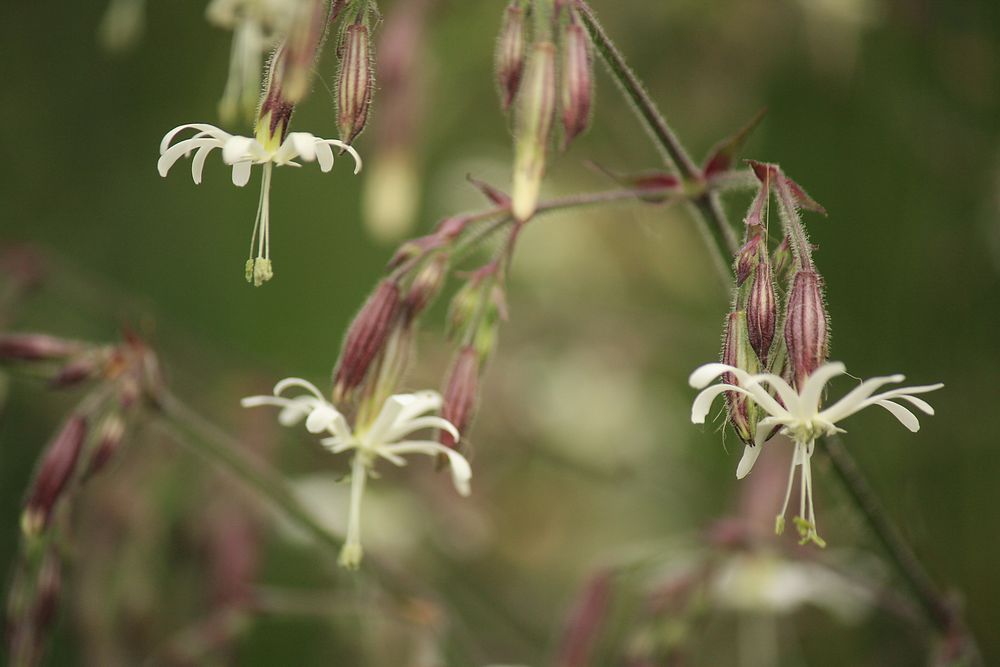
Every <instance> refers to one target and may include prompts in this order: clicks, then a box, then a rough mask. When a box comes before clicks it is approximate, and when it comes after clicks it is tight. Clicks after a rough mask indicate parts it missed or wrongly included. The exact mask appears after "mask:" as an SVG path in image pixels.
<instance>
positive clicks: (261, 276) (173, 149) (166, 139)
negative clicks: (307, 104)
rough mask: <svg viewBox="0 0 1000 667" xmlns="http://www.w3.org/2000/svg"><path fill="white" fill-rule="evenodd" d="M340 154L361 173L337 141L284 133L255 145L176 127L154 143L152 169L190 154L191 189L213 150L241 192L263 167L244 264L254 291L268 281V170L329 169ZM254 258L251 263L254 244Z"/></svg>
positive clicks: (210, 130) (208, 130)
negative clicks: (156, 155) (311, 165)
mask: <svg viewBox="0 0 1000 667" xmlns="http://www.w3.org/2000/svg"><path fill="white" fill-rule="evenodd" d="M185 130H194V134H193V135H191V136H189V137H187V138H186V139H182V140H180V141H178V142H177V143H174V144H172V145H171V142H172V141H173V140H174V139H175V138H176V137H177V135H178V134H180V133H181V132H184V131H185ZM331 146H336V147H337V148H340V149H343V150H345V151H347V152H348V153H350V154H351V157H353V158H354V173H355V174H357V173H358V172H359V171H361V156H360V155H358V153H357V151H355V150H354V149H353V148H352V147H351V146H349V145H347V144H345V143H343V142H342V141H338V140H337V139H321V138H319V137H316V136H313V135H312V134H309V133H308V132H289V133H288V136H286V137H285V139H284V141H282V142H281V143H280V144H279V143H278V142H277V141H276V140H275V141H272V140H267V139H264V140H263V141H262V140H261V137H258V138H251V137H241V136H237V135H232V134H229V133H228V132H225V131H224V130H221V129H219V128H217V127H215V126H214V125H209V124H207V123H188V124H186V125H179V126H177V127H175V128H174V129H172V130H170V131H169V132H167V133H166V134H165V135H164V136H163V140H162V141H161V142H160V159H159V161H158V162H157V163H156V168H157V170H159V172H160V176H164V177H165V176H166V175H167V172H169V171H170V168H171V167H173V166H174V163H175V162H177V160H179V159H180V158H181V156H184V157H187V156H189V155H190V154H191V153H192V152H193V151H197V152H195V154H194V158H193V159H192V160H191V178H192V179H193V180H194V182H195V184H198V183H201V173H202V170H203V168H204V166H205V160H206V159H207V158H208V154H209V153H211V152H212V151H213V150H215V149H216V148H219V149H222V161H223V162H225V163H226V164H228V165H232V167H233V184H234V185H236V186H238V187H243V186H244V185H246V184H247V182H248V181H249V180H250V168H251V167H252V166H253V165H255V164H262V165H264V175H263V177H262V179H261V184H260V201H259V203H258V204H257V217H256V219H255V221H254V227H253V235H252V236H251V238H250V259H249V260H247V280H248V281H250V280H251V279H252V281H253V283H254V285H257V286H260V285H261V284H263V283H264V282H266V281H267V280H270V278H271V275H272V272H271V233H270V231H271V215H270V196H271V169H272V167H274V166H275V165H276V166H279V167H283V166H286V165H287V166H292V167H299V166H301V165H300V164H299V163H298V162H296V160H298V159H301V160H304V161H305V162H313V161H316V162H318V163H319V168H320V170H321V171H323V172H324V173H325V172H328V171H330V170H331V169H333V149H332V148H331ZM255 242H256V243H257V256H256V257H254V254H253V253H254V243H255Z"/></svg>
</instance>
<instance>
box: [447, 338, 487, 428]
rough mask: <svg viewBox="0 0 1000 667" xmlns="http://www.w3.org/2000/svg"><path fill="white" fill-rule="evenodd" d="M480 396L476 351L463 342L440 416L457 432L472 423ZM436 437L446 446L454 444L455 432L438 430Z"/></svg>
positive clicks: (450, 377)
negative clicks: (463, 345)
mask: <svg viewBox="0 0 1000 667" xmlns="http://www.w3.org/2000/svg"><path fill="white" fill-rule="evenodd" d="M478 397H479V353H478V352H477V351H476V348H475V347H474V346H472V345H466V346H465V347H463V348H462V349H461V350H459V352H458V356H457V357H456V358H455V363H454V364H453V365H452V367H451V373H450V374H449V376H448V385H447V386H446V387H445V390H444V405H443V406H442V408H441V416H442V417H443V418H444V419H446V420H448V421H450V422H451V423H452V424H454V426H455V428H457V429H458V432H459V433H460V434H463V437H464V433H465V430H466V429H467V428H468V427H469V424H471V423H472V417H473V415H474V414H475V411H476V400H477V398H478ZM438 438H439V440H440V442H441V444H443V445H444V446H446V447H456V446H457V445H458V443H457V442H455V438H454V436H452V434H451V433H448V432H447V431H441V432H440V433H439V435H438Z"/></svg>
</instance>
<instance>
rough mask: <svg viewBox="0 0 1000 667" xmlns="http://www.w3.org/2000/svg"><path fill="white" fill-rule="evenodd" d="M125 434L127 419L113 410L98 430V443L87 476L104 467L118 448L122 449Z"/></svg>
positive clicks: (89, 463) (91, 456)
mask: <svg viewBox="0 0 1000 667" xmlns="http://www.w3.org/2000/svg"><path fill="white" fill-rule="evenodd" d="M124 436H125V420H124V419H122V417H121V415H120V414H118V413H116V412H112V413H111V414H109V415H108V416H107V417H105V418H104V420H103V421H102V422H101V425H100V427H99V428H98V431H97V444H96V445H94V448H93V453H91V455H90V461H89V462H88V463H87V477H90V476H91V475H94V474H96V473H98V472H100V471H101V470H103V469H104V466H106V465H107V464H108V461H110V460H111V459H112V458H114V456H115V454H117V453H118V450H119V449H121V444H122V438H123V437H124Z"/></svg>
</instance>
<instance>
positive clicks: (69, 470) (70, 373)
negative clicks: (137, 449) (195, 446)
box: [0, 334, 161, 537]
mask: <svg viewBox="0 0 1000 667" xmlns="http://www.w3.org/2000/svg"><path fill="white" fill-rule="evenodd" d="M0 363H18V364H32V365H33V366H34V367H35V368H36V369H37V371H38V372H40V373H41V374H42V375H47V376H48V377H49V385H50V386H51V387H52V388H55V389H62V388H65V387H69V386H74V387H76V386H81V385H89V386H91V389H90V391H89V392H88V393H87V394H86V395H85V397H84V399H83V400H82V401H81V402H80V404H79V405H78V406H77V407H76V408H75V409H74V410H73V411H72V413H71V414H70V416H69V417H67V419H66V421H65V422H64V424H63V425H62V427H61V428H60V429H59V431H57V432H56V434H55V435H54V436H53V437H52V440H51V441H50V442H49V444H48V446H47V447H46V448H45V450H44V452H43V454H42V456H41V458H40V460H39V463H38V467H37V469H36V471H35V475H34V479H33V481H32V483H31V486H30V487H29V489H28V492H27V495H26V500H25V506H24V512H23V514H22V517H21V526H22V529H23V531H24V533H25V535H27V536H29V537H35V536H38V535H39V534H41V533H43V532H45V531H46V530H48V528H49V526H50V524H51V522H52V520H53V517H54V515H55V513H56V512H57V511H58V509H59V507H60V504H61V503H62V502H63V500H64V499H65V498H66V497H67V496H68V495H69V492H70V490H71V489H72V488H73V487H74V485H76V484H78V483H79V482H82V481H83V480H84V479H85V478H86V477H88V476H90V475H93V474H95V473H97V472H99V471H100V470H101V469H103V468H104V467H105V466H106V465H107V464H108V462H109V461H111V460H112V459H113V458H114V457H115V455H116V454H117V453H118V451H119V450H120V448H121V444H122V441H123V439H124V437H125V434H126V430H127V422H128V419H129V417H130V416H131V415H132V414H134V412H135V411H136V410H137V409H138V408H139V405H138V400H137V399H138V398H139V397H140V396H145V397H146V398H147V399H148V400H151V401H156V400H157V398H158V396H159V387H160V385H161V380H160V377H159V372H158V368H157V362H156V357H155V355H153V353H152V352H151V350H150V349H149V348H148V347H147V346H146V345H145V343H144V342H143V341H141V340H140V339H138V338H137V337H136V336H134V335H131V334H128V335H126V338H125V340H124V342H122V343H120V344H118V345H113V346H109V345H91V344H87V343H83V342H79V341H72V340H65V339H60V338H55V337H52V336H47V335H42V334H8V335H5V336H0Z"/></svg>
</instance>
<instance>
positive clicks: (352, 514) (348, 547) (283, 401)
mask: <svg viewBox="0 0 1000 667" xmlns="http://www.w3.org/2000/svg"><path fill="white" fill-rule="evenodd" d="M290 388H300V389H305V390H306V392H307V393H305V394H300V395H298V396H294V397H292V398H288V397H285V396H283V394H284V393H285V391H286V390H288V389H290ZM241 404H242V405H243V407H245V408H252V407H257V406H260V405H274V406H277V407H280V408H281V412H280V413H279V414H278V421H279V422H280V423H281V424H282V425H283V426H293V425H295V424H297V423H299V422H300V421H302V420H303V419H305V423H306V429H307V430H308V431H309V432H310V433H317V434H319V433H325V434H327V437H325V438H323V439H322V440H320V442H321V443H322V444H323V446H325V447H326V448H327V449H329V450H330V451H331V452H333V453H334V454H339V453H341V452H346V451H349V450H354V459H353V461H352V463H351V500H350V510H349V513H348V522H347V539H346V541H345V543H344V547H343V549H342V550H341V553H340V563H341V565H343V566H344V567H347V568H356V567H358V565H360V563H361V556H362V549H361V496H362V495H363V494H364V489H365V481H366V480H367V478H368V475H369V474H370V473H371V470H372V468H373V467H374V465H375V461H376V460H377V459H379V458H383V459H385V460H387V461H389V462H390V463H394V464H395V465H398V466H403V465H406V459H404V458H403V457H404V456H405V455H407V454H426V455H427V456H434V457H436V456H439V455H442V454H443V455H444V456H446V457H447V458H448V463H449V464H450V466H451V475H452V481H453V482H454V484H455V489H456V490H457V491H458V492H459V493H460V494H461V495H463V496H467V495H469V481H470V480H471V479H472V468H471V467H470V466H469V462H468V461H467V460H466V459H465V457H464V456H462V455H461V454H459V453H458V452H457V451H455V450H454V449H451V448H449V447H445V446H444V445H442V444H441V443H439V442H435V441H433V440H419V439H418V440H411V439H408V438H409V436H411V435H412V434H413V433H415V432H417V431H422V430H425V429H441V430H443V431H447V432H449V433H451V434H452V435H453V436H454V438H455V441H456V442H458V440H459V439H460V438H459V434H458V430H457V429H456V428H455V427H454V426H453V425H452V423H451V422H449V421H447V420H446V419H442V418H441V417H436V416H433V415H428V414H427V413H428V412H431V411H436V410H438V409H439V408H440V407H441V396H440V395H439V394H438V393H437V392H433V391H422V392H418V393H415V394H396V395H394V396H390V397H389V398H387V399H386V401H385V403H384V404H383V405H382V409H381V410H380V411H379V413H378V415H377V416H376V417H375V418H374V419H372V420H371V421H370V422H369V423H367V424H365V425H362V426H361V427H359V428H357V429H356V430H354V431H352V430H351V428H350V426H348V424H347V420H346V419H345V418H344V416H343V415H342V414H341V413H340V412H339V411H338V410H337V408H336V407H334V405H333V404H332V403H330V402H329V401H327V400H326V399H325V398H324V397H323V394H321V393H320V391H319V390H318V389H317V388H316V386H315V385H314V384H312V383H311V382H308V381H306V380H302V379H300V378H286V379H284V380H282V381H281V382H279V383H278V384H276V385H275V386H274V395H273V396H250V397H248V398H244V399H243V400H242V401H241Z"/></svg>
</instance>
